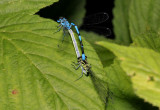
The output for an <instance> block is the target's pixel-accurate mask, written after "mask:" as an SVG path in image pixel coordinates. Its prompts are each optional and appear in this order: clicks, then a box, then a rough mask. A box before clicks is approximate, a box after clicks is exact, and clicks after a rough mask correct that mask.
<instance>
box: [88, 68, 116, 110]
mask: <svg viewBox="0 0 160 110" xmlns="http://www.w3.org/2000/svg"><path fill="white" fill-rule="evenodd" d="M89 72H90V76H91V80H92V82H93V84H94V87H95V88H96V91H97V93H98V94H99V96H100V99H101V100H102V101H103V102H104V103H105V107H106V108H107V107H108V103H110V101H111V103H112V101H113V99H112V95H113V93H112V92H111V91H110V89H109V86H108V84H107V83H106V82H104V81H102V80H101V79H99V78H97V77H96V76H95V75H94V73H93V71H91V70H90V71H89Z"/></svg>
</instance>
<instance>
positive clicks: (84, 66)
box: [68, 29, 91, 80]
mask: <svg viewBox="0 0 160 110" xmlns="http://www.w3.org/2000/svg"><path fill="white" fill-rule="evenodd" d="M68 32H69V33H70V36H71V38H72V42H73V45H74V48H75V52H76V55H77V63H74V65H73V66H74V68H75V69H76V70H77V69H78V68H79V67H81V69H82V74H81V76H80V77H79V78H78V79H77V80H79V79H80V78H82V77H83V74H85V75H86V76H89V71H90V68H91V65H90V64H88V62H87V56H85V60H83V59H82V56H80V52H79V50H78V46H77V42H76V39H75V37H74V33H73V31H72V30H71V29H69V30H68ZM75 65H77V67H75Z"/></svg>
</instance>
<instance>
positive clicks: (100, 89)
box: [68, 29, 113, 107]
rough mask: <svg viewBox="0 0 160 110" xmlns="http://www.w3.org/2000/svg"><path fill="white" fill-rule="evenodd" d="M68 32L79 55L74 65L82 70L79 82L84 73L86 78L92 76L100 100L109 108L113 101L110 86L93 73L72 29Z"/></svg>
mask: <svg viewBox="0 0 160 110" xmlns="http://www.w3.org/2000/svg"><path fill="white" fill-rule="evenodd" d="M68 32H69V33H70V36H71V38H72V42H73V45H74V48H75V52H76V55H77V63H74V64H75V65H78V67H75V66H74V67H75V69H76V70H77V69H78V68H79V67H81V68H82V74H81V76H80V77H79V78H78V79H77V80H79V79H80V78H82V77H83V73H84V74H85V75H86V76H90V77H91V80H92V82H93V84H94V87H95V88H96V91H97V93H98V94H99V96H100V99H101V100H102V101H103V102H104V103H105V107H107V106H108V105H107V104H108V101H109V99H112V95H113V93H112V92H111V91H110V89H109V86H108V84H106V83H105V82H103V81H102V80H100V79H99V78H97V77H96V76H95V74H94V73H93V72H92V71H91V66H90V64H88V62H87V56H86V59H85V60H82V57H81V56H80V52H79V50H78V46H77V42H76V40H75V37H74V33H73V31H72V30H71V29H69V30H68ZM77 80H76V81H77Z"/></svg>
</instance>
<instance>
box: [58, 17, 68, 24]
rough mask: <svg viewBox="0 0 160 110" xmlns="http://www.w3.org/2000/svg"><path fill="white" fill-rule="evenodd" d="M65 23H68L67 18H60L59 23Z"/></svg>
mask: <svg viewBox="0 0 160 110" xmlns="http://www.w3.org/2000/svg"><path fill="white" fill-rule="evenodd" d="M64 21H66V18H64V17H59V20H57V22H58V23H60V22H61V23H63V22H64Z"/></svg>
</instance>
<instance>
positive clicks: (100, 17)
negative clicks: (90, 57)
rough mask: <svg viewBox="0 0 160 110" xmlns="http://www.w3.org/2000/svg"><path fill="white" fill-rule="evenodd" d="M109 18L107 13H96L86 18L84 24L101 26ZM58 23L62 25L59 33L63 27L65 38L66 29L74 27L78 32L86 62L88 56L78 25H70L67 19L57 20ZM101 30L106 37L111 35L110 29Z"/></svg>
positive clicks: (83, 58) (83, 57)
mask: <svg viewBox="0 0 160 110" xmlns="http://www.w3.org/2000/svg"><path fill="white" fill-rule="evenodd" d="M108 18H109V17H108V14H107V13H103V12H101V13H96V14H93V15H90V16H88V17H85V19H84V23H85V24H86V25H94V24H100V23H102V22H105V21H106V20H107V19H108ZM57 22H58V23H60V24H59V26H58V27H59V30H58V31H60V30H61V28H62V27H63V32H64V36H65V30H66V29H67V30H69V29H71V28H72V26H74V28H75V29H76V32H77V34H78V38H79V41H80V45H81V51H82V60H83V61H85V59H86V56H85V53H84V48H83V43H82V38H81V35H80V32H79V29H78V27H77V25H75V24H74V23H69V22H68V20H67V19H66V18H64V17H60V18H59V20H57ZM92 27H93V26H92ZM96 27H98V26H96ZM99 29H100V31H101V32H105V34H106V35H109V34H110V33H111V31H110V29H109V28H102V27H100V28H99ZM58 31H57V32H58ZM64 36H63V39H62V41H63V40H64Z"/></svg>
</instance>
